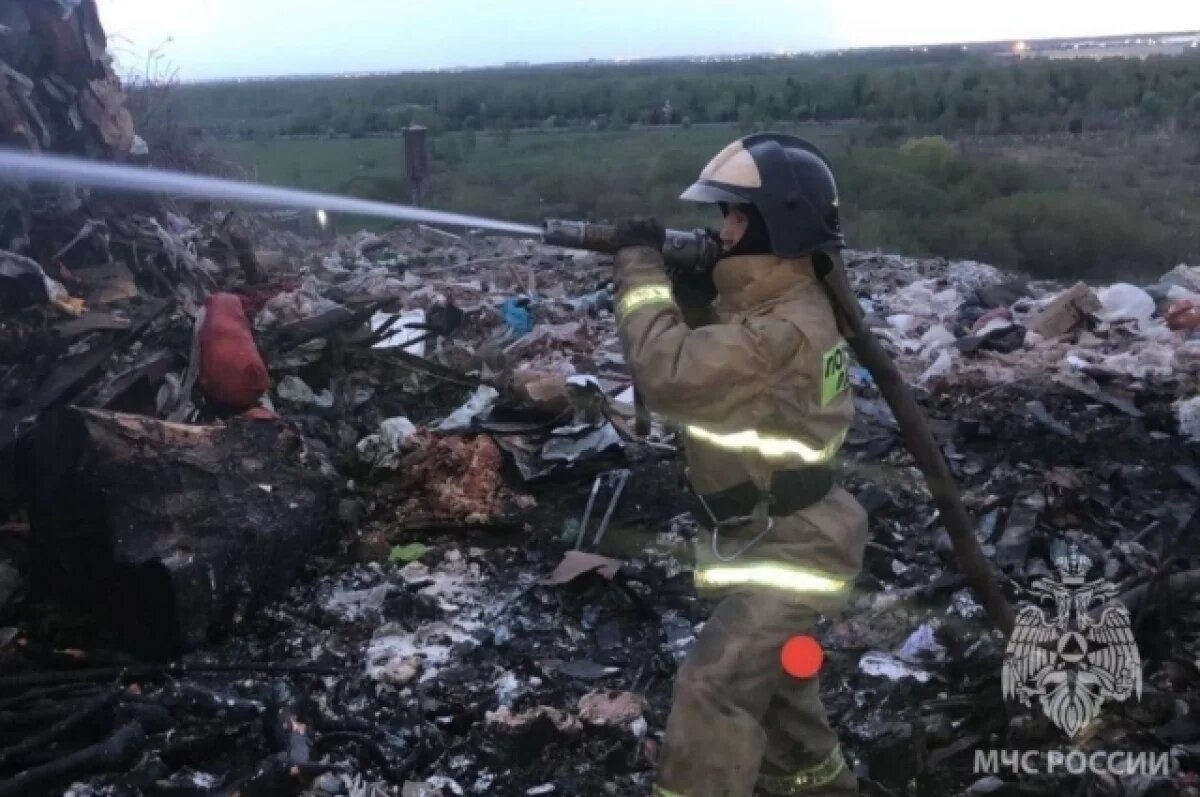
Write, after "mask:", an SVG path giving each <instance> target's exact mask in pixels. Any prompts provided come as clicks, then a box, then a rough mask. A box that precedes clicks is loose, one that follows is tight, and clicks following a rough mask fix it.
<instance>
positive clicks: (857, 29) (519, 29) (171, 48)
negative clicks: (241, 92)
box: [98, 0, 1200, 80]
mask: <svg viewBox="0 0 1200 797" xmlns="http://www.w3.org/2000/svg"><path fill="white" fill-rule="evenodd" d="M98 2H99V5H100V16H101V19H102V20H103V22H104V25H105V28H106V29H107V31H108V33H109V36H110V42H109V46H110V49H112V50H113V51H114V52H115V53H116V54H117V56H118V58H119V59H120V61H121V65H122V66H123V67H124V68H126V69H128V68H136V67H137V66H138V65H140V64H142V63H144V61H145V56H146V53H147V52H148V51H150V50H152V49H153V48H156V47H159V46H160V45H163V48H162V52H163V53H164V55H165V58H164V61H170V62H171V64H172V65H174V66H176V67H178V68H179V70H180V76H181V77H182V78H183V79H184V80H206V79H211V78H227V77H246V76H266V75H289V74H308V73H336V72H360V71H373V70H404V69H432V68H438V67H454V66H488V65H494V64H501V63H504V62H506V61H531V62H534V63H539V62H547V61H581V60H586V59H588V58H620V57H629V58H643V57H652V56H671V55H707V54H719V53H743V52H765V51H777V50H781V51H797V50H814V49H829V48H837V47H863V46H878V45H888V44H930V43H938V42H957V41H981V40H1000V39H1022V38H1039V37H1058V36H1083V35H1102V34H1110V33H1135V32H1158V31H1173V30H1191V29H1200V3H1197V2H1196V0H1140V2H1137V3H1098V2H1096V1H1095V0H1082V1H1081V0H1005V2H989V3H986V4H983V3H971V2H963V0H907V1H906V2H898V1H897V0H720V2H714V1H713V0H601V1H600V2H593V1H592V0H341V2H330V0H98ZM168 39H170V40H171V41H170V42H167V40H168ZM164 43H165V44H164Z"/></svg>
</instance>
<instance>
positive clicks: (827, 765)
mask: <svg viewBox="0 0 1200 797" xmlns="http://www.w3.org/2000/svg"><path fill="white" fill-rule="evenodd" d="M845 768H846V759H845V757H844V756H843V755H842V748H841V747H835V748H833V752H831V753H830V754H829V755H827V756H826V757H825V760H824V761H822V762H820V763H819V764H816V765H814V766H811V767H806V768H805V769H802V770H800V771H799V772H796V773H794V774H792V775H780V776H773V777H760V778H759V779H758V785H759V786H761V787H762V788H763V789H764V790H765V791H767V792H769V793H770V794H776V795H781V797H787V795H792V794H803V793H804V792H806V791H812V790H813V789H819V788H821V787H822V786H827V785H829V784H830V783H832V782H833V781H834V780H836V779H837V777H838V775H841V774H842V770H843V769H845Z"/></svg>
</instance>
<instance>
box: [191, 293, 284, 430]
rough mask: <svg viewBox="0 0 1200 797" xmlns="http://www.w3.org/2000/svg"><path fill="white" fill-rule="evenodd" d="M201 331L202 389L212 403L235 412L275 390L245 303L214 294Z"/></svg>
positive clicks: (235, 297)
mask: <svg viewBox="0 0 1200 797" xmlns="http://www.w3.org/2000/svg"><path fill="white" fill-rule="evenodd" d="M204 310H205V315H204V324H203V326H201V327H200V380H199V381H200V389H201V390H203V391H204V394H205V395H206V396H208V397H209V398H210V399H211V400H212V401H214V402H216V403H218V404H223V405H225V406H227V407H230V408H232V409H239V410H240V409H246V408H248V407H251V406H253V405H254V404H256V403H257V402H258V399H259V397H260V396H262V394H263V393H265V392H267V388H269V387H270V386H271V380H270V377H269V376H268V375H267V365H266V363H264V362H263V358H262V355H261V354H259V353H258V347H257V346H256V345H255V344H254V336H253V335H252V334H251V332H250V320H249V319H248V318H246V313H245V311H244V310H243V309H242V300H241V299H240V298H239V297H238V296H236V295H235V294H232V293H214V294H213V295H212V296H209V297H208V301H207V302H205V303H204Z"/></svg>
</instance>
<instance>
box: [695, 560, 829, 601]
mask: <svg viewBox="0 0 1200 797" xmlns="http://www.w3.org/2000/svg"><path fill="white" fill-rule="evenodd" d="M695 584H696V588H697V589H702V588H704V587H737V586H755V587H773V588H775V589H783V590H788V591H790V592H819V593H822V594H833V593H838V592H841V591H842V590H844V589H846V587H847V583H846V582H845V581H841V580H839V579H834V578H829V577H827V576H824V575H821V574H819V573H812V572H809V571H806V570H801V569H800V568H798V567H791V566H790V565H783V564H761V563H760V564H742V565H739V564H720V565H705V566H702V567H699V568H697V570H696V575H695Z"/></svg>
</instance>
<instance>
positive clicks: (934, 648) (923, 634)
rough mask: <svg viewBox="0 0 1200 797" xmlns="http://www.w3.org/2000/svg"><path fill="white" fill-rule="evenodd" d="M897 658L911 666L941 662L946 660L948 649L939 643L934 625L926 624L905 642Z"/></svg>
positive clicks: (897, 653)
mask: <svg viewBox="0 0 1200 797" xmlns="http://www.w3.org/2000/svg"><path fill="white" fill-rule="evenodd" d="M896 656H897V658H899V659H901V660H902V661H905V662H908V663H909V664H921V663H924V662H929V661H936V662H940V661H944V660H945V657H946V648H944V647H943V646H942V645H941V643H939V642H938V641H937V637H936V635H935V630H934V627H933V625H932V624H931V623H925V624H923V625H921V626H920V627H919V628H918V629H917V630H916V631H913V632H912V633H911V634H910V635H909V637H908V639H906V640H904V644H903V645H902V646H901V647H900V649H899V650H898V651H896Z"/></svg>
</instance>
